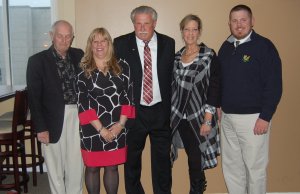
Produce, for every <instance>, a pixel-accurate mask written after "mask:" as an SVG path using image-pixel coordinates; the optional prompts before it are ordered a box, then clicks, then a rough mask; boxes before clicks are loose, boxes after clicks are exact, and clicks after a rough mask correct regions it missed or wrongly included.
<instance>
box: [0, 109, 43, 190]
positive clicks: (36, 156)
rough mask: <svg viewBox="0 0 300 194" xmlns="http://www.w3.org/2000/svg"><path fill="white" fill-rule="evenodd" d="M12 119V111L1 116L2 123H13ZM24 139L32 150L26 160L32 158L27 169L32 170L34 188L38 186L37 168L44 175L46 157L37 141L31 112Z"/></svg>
mask: <svg viewBox="0 0 300 194" xmlns="http://www.w3.org/2000/svg"><path fill="white" fill-rule="evenodd" d="M12 117H13V112H12V111H11V112H6V113H4V114H2V115H1V116H0V122H1V121H12ZM24 139H25V140H30V149H31V150H30V153H28V152H27V151H25V153H26V158H31V162H28V160H26V167H27V168H32V184H33V186H37V166H39V170H40V173H41V174H43V172H44V169H43V163H44V157H43V155H42V148H41V142H39V141H37V138H36V133H35V130H34V126H33V122H32V121H31V119H30V112H29V113H28V115H27V120H26V125H25V136H24ZM36 149H37V150H36Z"/></svg>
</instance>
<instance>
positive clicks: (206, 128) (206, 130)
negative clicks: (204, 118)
mask: <svg viewBox="0 0 300 194" xmlns="http://www.w3.org/2000/svg"><path fill="white" fill-rule="evenodd" d="M210 131H211V125H207V124H202V125H201V128H200V135H202V136H206V135H208V134H209V133H210Z"/></svg>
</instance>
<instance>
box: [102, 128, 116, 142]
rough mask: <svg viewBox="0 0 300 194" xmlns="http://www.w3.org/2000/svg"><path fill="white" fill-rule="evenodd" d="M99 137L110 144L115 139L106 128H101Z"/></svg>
mask: <svg viewBox="0 0 300 194" xmlns="http://www.w3.org/2000/svg"><path fill="white" fill-rule="evenodd" d="M100 135H101V136H102V137H103V138H104V139H105V141H107V142H112V141H113V140H114V139H115V136H114V134H113V133H112V132H111V131H110V130H108V129H106V128H103V129H102V130H101V131H100Z"/></svg>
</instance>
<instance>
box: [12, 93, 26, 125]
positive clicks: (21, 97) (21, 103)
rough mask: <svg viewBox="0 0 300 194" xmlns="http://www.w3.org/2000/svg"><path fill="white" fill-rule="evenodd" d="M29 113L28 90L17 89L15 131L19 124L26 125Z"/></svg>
mask: <svg viewBox="0 0 300 194" xmlns="http://www.w3.org/2000/svg"><path fill="white" fill-rule="evenodd" d="M27 114H28V99H27V90H26V89H25V90H20V91H16V93H15V103H14V110H13V121H12V122H13V123H12V127H13V131H14V130H17V127H18V125H23V126H25V124H26V120H27Z"/></svg>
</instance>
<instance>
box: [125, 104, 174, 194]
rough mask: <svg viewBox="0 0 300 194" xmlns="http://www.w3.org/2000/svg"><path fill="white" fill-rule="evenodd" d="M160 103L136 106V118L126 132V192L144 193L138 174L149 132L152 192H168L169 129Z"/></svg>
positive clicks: (169, 188)
mask: <svg viewBox="0 0 300 194" xmlns="http://www.w3.org/2000/svg"><path fill="white" fill-rule="evenodd" d="M162 110H163V109H162V105H161V103H160V104H156V105H154V106H151V107H143V106H139V107H138V110H137V118H136V120H135V122H134V124H133V126H132V127H130V128H129V132H128V135H127V144H128V153H127V162H126V163H125V188H126V193H127V194H144V193H145V192H144V189H143V186H142V184H141V182H140V178H141V170H142V167H141V163H142V161H141V158H142V152H143V150H144V147H145V142H146V138H147V136H148V135H149V137H150V144H151V172H152V185H153V193H154V194H171V184H172V178H171V162H170V147H171V130H170V123H169V118H166V114H165V113H164V112H163V111H162Z"/></svg>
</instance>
